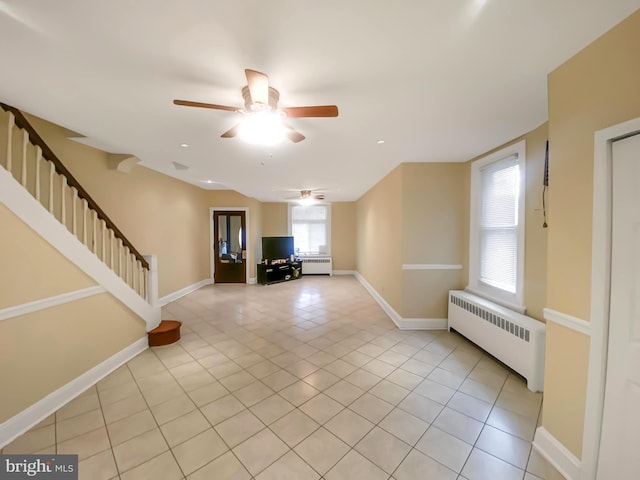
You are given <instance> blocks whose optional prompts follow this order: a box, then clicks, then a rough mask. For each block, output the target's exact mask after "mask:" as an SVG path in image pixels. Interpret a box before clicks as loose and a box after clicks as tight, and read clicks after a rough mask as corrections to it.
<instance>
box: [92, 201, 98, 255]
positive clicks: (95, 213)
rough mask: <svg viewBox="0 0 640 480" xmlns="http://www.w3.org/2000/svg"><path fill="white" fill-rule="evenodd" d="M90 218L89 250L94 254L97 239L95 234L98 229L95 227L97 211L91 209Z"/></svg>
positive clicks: (96, 252)
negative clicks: (91, 229)
mask: <svg viewBox="0 0 640 480" xmlns="http://www.w3.org/2000/svg"><path fill="white" fill-rule="evenodd" d="M91 219H92V222H91V223H92V225H91V226H92V228H93V231H92V235H91V246H92V248H91V251H92V252H93V253H95V254H96V255H97V254H98V239H97V237H96V234H97V233H98V229H97V224H98V212H96V211H95V210H91Z"/></svg>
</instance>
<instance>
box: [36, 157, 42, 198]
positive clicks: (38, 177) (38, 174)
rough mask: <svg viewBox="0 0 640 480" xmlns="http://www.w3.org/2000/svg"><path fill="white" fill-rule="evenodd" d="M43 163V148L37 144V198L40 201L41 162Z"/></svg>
mask: <svg viewBox="0 0 640 480" xmlns="http://www.w3.org/2000/svg"><path fill="white" fill-rule="evenodd" d="M41 163H42V149H41V148H40V147H38V146H36V200H38V201H40V164H41Z"/></svg>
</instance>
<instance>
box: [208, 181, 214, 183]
mask: <svg viewBox="0 0 640 480" xmlns="http://www.w3.org/2000/svg"><path fill="white" fill-rule="evenodd" d="M207 183H215V182H214V181H213V180H207Z"/></svg>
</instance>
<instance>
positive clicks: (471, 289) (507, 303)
mask: <svg viewBox="0 0 640 480" xmlns="http://www.w3.org/2000/svg"><path fill="white" fill-rule="evenodd" d="M464 291H465V292H469V293H473V294H474V295H477V296H478V297H481V298H484V299H486V300H490V301H492V302H494V303H497V304H498V305H502V306H503V307H505V308H508V309H509V310H513V311H514V312H518V313H520V314H522V315H524V314H525V312H526V311H527V307H525V306H524V305H518V304H516V303H513V302H510V301H508V300H505V299H504V298H500V297H497V296H495V295H491V294H490V293H487V292H486V291H485V290H483V289H479V288H475V287H470V286H469V285H467V286H466V287H465V289H464Z"/></svg>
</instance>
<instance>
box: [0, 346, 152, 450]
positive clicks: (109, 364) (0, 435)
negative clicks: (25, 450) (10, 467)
mask: <svg viewBox="0 0 640 480" xmlns="http://www.w3.org/2000/svg"><path fill="white" fill-rule="evenodd" d="M147 348H149V341H148V339H147V337H146V336H145V337H143V338H141V339H140V340H137V341H136V342H134V343H132V344H131V345H129V346H128V347H126V348H124V349H123V350H120V351H119V352H118V353H116V354H115V355H112V356H111V357H109V358H108V359H106V360H105V361H104V362H102V363H100V364H98V365H96V366H95V367H93V368H92V369H91V370H89V371H87V372H85V373H83V374H82V375H80V376H79V377H77V378H74V379H73V380H71V381H70V382H69V383H67V384H66V385H63V386H62V387H60V388H59V389H57V390H56V391H54V392H51V393H50V394H49V395H47V396H46V397H44V398H43V399H42V400H40V401H38V402H36V403H34V404H33V405H31V406H30V407H28V408H26V409H25V410H23V411H22V412H20V413H18V414H17V415H15V416H13V417H11V418H10V419H9V420H7V421H6V422H4V423H2V424H0V448H2V447H4V446H5V445H7V444H8V443H10V442H12V441H13V440H14V439H15V438H17V437H18V436H20V435H22V434H23V433H25V432H26V431H28V430H29V429H30V428H32V427H33V426H34V425H37V424H38V423H40V422H41V421H42V420H44V419H45V418H47V417H48V416H49V415H51V414H52V413H54V412H55V411H57V410H58V409H59V408H61V407H63V406H64V405H66V404H67V403H69V402H70V401H71V400H73V399H74V398H76V397H77V396H78V395H80V394H81V393H82V392H84V391H85V390H87V389H88V388H89V387H92V386H93V385H95V384H96V383H98V382H99V381H100V380H102V379H103V378H104V377H106V376H107V375H109V374H110V373H111V372H113V371H114V370H115V369H117V368H118V367H120V366H121V365H123V364H125V363H126V362H128V361H129V360H131V359H132V358H133V357H135V356H136V355H138V354H139V353H140V352H143V351H144V350H146V349H147Z"/></svg>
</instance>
